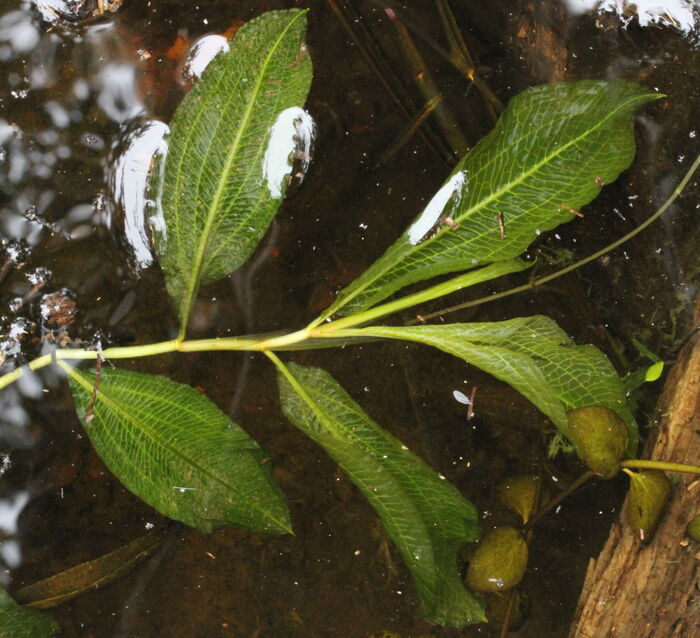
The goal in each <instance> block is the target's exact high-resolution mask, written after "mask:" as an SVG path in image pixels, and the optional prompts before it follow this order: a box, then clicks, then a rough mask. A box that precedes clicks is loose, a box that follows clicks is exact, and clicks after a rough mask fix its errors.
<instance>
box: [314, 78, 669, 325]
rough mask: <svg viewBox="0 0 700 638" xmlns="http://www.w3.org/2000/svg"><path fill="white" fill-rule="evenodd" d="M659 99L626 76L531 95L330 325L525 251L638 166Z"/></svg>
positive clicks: (346, 293)
mask: <svg viewBox="0 0 700 638" xmlns="http://www.w3.org/2000/svg"><path fill="white" fill-rule="evenodd" d="M659 97H661V96H660V95H659V94H657V93H650V91H649V90H648V89H645V88H643V87H641V86H639V85H637V84H635V83H633V82H629V81H626V80H617V81H615V82H610V83H608V82H596V81H588V80H584V81H581V82H575V83H562V84H550V85H544V86H539V87H535V88H531V89H528V90H526V91H523V92H522V93H520V94H519V95H517V96H516V97H514V98H513V99H512V100H511V101H510V103H509V104H508V107H507V108H506V109H505V111H504V112H503V114H502V115H501V117H500V119H499V120H498V122H497V124H496V126H495V128H494V129H493V130H492V131H491V132H490V133H489V134H488V135H487V136H486V137H484V138H483V139H482V140H481V141H480V142H479V143H478V144H477V145H476V146H475V147H474V149H472V150H471V151H470V152H469V153H467V155H466V156H465V157H464V158H463V159H462V160H461V161H460V162H459V164H458V165H457V166H456V167H455V169H454V171H453V173H452V174H451V176H450V177H449V179H448V180H447V181H446V182H445V184H444V185H443V186H442V187H441V189H440V190H439V191H438V193H437V194H436V195H435V197H434V198H433V200H432V201H431V202H430V203H429V204H428V206H426V208H425V210H424V212H423V213H422V214H421V215H420V216H419V217H418V219H417V220H416V222H414V223H413V224H412V225H411V226H410V227H409V229H408V231H407V232H405V233H404V234H403V235H401V237H399V239H398V240H397V241H396V242H395V243H394V244H393V245H392V246H391V247H390V248H389V249H388V250H387V252H386V253H385V254H384V255H383V256H382V257H381V258H380V259H379V260H378V261H376V262H375V263H374V264H373V265H372V266H371V267H370V268H369V269H368V270H367V271H366V272H365V273H363V274H362V275H361V276H360V277H359V278H358V279H356V280H355V281H354V282H352V283H351V284H350V285H349V286H348V287H347V288H346V289H345V290H343V291H342V292H341V293H340V295H339V296H338V299H337V300H336V302H335V303H334V304H333V305H332V306H331V307H330V308H329V310H328V311H327V312H326V313H324V316H323V317H322V319H323V318H325V317H328V316H331V315H333V314H336V313H339V314H342V315H349V314H353V313H356V312H360V311H362V310H364V309H366V308H368V307H371V306H373V305H374V304H376V303H377V302H379V301H381V300H382V299H384V298H386V297H387V296H389V295H390V294H392V293H394V292H395V291H397V290H399V289H400V288H403V287H404V286H407V285H408V284H411V283H414V282H417V281H422V280H424V279H428V278H430V277H435V276H436V275H441V274H444V273H448V272H456V271H459V270H466V269H469V268H473V267H474V266H476V265H479V264H484V263H489V262H494V261H499V260H501V259H507V258H511V257H514V256H516V255H518V254H519V253H520V252H522V251H523V250H524V249H525V248H526V247H527V246H528V245H529V244H530V242H532V240H533V239H534V238H535V237H536V236H537V235H538V234H539V233H540V232H543V231H545V230H549V229H551V228H554V227H555V226H558V225H559V224H561V223H563V222H566V221H569V220H570V219H571V218H572V216H573V213H572V212H571V210H570V209H574V210H577V209H579V208H580V207H582V206H584V205H585V204H587V203H588V202H590V201H591V200H592V199H593V198H594V197H595V196H596V195H597V194H598V193H599V191H600V184H602V183H610V182H613V181H614V180H616V179H617V177H618V175H619V174H620V172H621V171H623V170H625V169H626V168H627V167H628V166H629V165H630V163H631V162H632V159H633V157H634V151H635V144H634V131H633V126H632V125H633V121H634V111H635V109H637V108H638V107H639V106H640V105H642V104H644V103H646V102H650V101H652V100H656V99H658V98H659ZM446 216H449V217H450V218H451V219H452V220H453V221H454V222H455V223H457V224H459V228H456V229H455V228H454V227H453V226H454V224H450V225H447V224H445V225H443V226H442V227H441V228H439V230H438V231H437V232H435V233H434V234H432V236H431V231H430V230H429V229H430V227H431V226H433V224H435V223H436V222H438V219H439V218H443V219H444V217H446ZM499 217H500V219H501V220H502V221H503V230H505V236H503V234H502V229H501V225H500V223H499ZM438 225H439V224H438ZM451 226H452V227H451Z"/></svg>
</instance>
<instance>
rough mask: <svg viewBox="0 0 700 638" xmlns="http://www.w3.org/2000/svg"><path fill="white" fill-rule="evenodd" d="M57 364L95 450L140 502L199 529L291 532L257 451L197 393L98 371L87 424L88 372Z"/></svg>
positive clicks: (146, 377)
mask: <svg viewBox="0 0 700 638" xmlns="http://www.w3.org/2000/svg"><path fill="white" fill-rule="evenodd" d="M61 365H62V366H63V368H64V369H65V370H66V371H67V372H68V374H69V382H70V388H71V391H72V393H73V399H74V400H75V404H76V408H77V411H78V416H79V417H80V420H81V421H82V423H83V427H84V428H85V430H86V432H87V433H88V435H89V437H90V440H91V441H92V444H93V445H94V446H95V449H96V450H97V453H98V454H99V455H100V456H101V457H102V460H103V461H104V462H105V464H106V465H107V467H108V468H109V469H110V471H111V472H112V473H114V474H115V475H116V476H117V477H118V478H119V480H120V481H121V482H122V483H123V484H124V485H125V486H126V487H127V488H128V489H129V490H131V491H132V492H133V493H134V494H136V495H137V496H139V497H140V498H141V499H143V500H144V501H146V503H148V504H149V505H151V506H152V507H154V508H155V509H157V510H158V511H159V512H161V513H162V514H165V515H166V516H169V517H170V518H174V519H176V520H179V521H182V522H184V523H187V524H188V525H191V526H192V527H196V528H197V529H199V530H200V531H202V532H211V531H212V530H213V529H215V528H217V527H221V526H223V525H233V526H236V527H243V528H246V529H250V530H254V531H261V532H270V533H285V532H289V531H291V529H290V522H289V513H288V511H287V505H286V502H285V500H284V497H283V496H282V494H281V492H280V491H279V488H278V487H277V485H276V484H275V483H274V481H273V479H272V475H271V472H270V467H269V465H265V453H264V452H263V450H262V449H261V448H260V447H259V446H258V444H257V443H256V442H255V441H253V440H252V439H251V438H250V437H249V436H248V435H247V434H246V433H245V432H244V431H243V430H242V429H241V428H240V427H239V426H238V425H236V424H235V423H233V422H232V421H231V420H230V419H229V418H228V416H226V415H225V414H224V413H223V412H221V410H219V408H217V407H216V406H215V405H214V404H213V403H212V402H211V401H210V400H209V399H207V398H206V397H205V396H204V395H202V394H200V393H199V392H197V391H196V390H195V389H194V388H191V387H189V386H187V385H183V384H181V383H176V382H174V381H171V380H170V379H167V378H165V377H162V376H155V375H150V374H142V373H138V372H131V371H127V370H118V369H111V368H108V369H103V370H102V372H101V375H100V378H99V383H98V385H97V390H96V392H95V403H94V409H93V417H94V418H93V419H92V420H90V421H89V422H88V420H87V419H86V418H85V415H86V412H87V410H88V406H89V405H90V402H91V397H92V395H93V391H94V387H95V374H94V373H93V372H88V371H82V370H77V369H73V368H70V367H69V366H67V365H66V364H64V363H62V362H61Z"/></svg>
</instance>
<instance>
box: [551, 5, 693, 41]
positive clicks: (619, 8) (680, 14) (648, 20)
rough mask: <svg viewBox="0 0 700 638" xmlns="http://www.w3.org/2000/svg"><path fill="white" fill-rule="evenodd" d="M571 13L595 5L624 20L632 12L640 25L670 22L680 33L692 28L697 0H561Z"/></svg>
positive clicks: (578, 12) (626, 20)
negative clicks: (691, 0) (693, 0)
mask: <svg viewBox="0 0 700 638" xmlns="http://www.w3.org/2000/svg"><path fill="white" fill-rule="evenodd" d="M564 1H565V4H566V7H567V9H568V10H569V11H570V12H571V13H573V14H574V15H578V14H580V13H585V12H586V11H590V10H591V9H597V10H598V12H599V13H604V12H612V13H618V14H619V15H620V16H621V17H622V19H623V21H624V22H625V24H626V23H627V22H629V20H631V19H632V18H631V17H628V18H624V16H626V15H627V16H631V15H632V14H633V15H636V16H637V18H638V20H639V24H640V25H641V26H643V27H646V26H649V25H650V24H656V25H670V26H673V27H675V28H677V29H678V30H679V31H682V32H683V33H686V34H687V33H690V32H691V31H693V30H694V29H695V28H696V20H697V7H698V6H700V2H698V1H697V0H696V1H695V2H690V1H689V0H634V1H632V0H564Z"/></svg>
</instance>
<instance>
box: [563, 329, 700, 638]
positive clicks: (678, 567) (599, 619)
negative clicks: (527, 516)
mask: <svg viewBox="0 0 700 638" xmlns="http://www.w3.org/2000/svg"><path fill="white" fill-rule="evenodd" d="M699 323H700V322H696V326H697V325H698V324H699ZM696 329H697V328H696ZM657 414H658V415H659V419H660V423H659V427H658V430H657V433H656V436H653V435H652V436H651V437H650V440H649V441H647V445H646V446H645V454H644V455H643V456H642V458H651V459H654V460H664V461H674V462H677V463H688V464H692V465H700V334H698V333H697V332H696V333H695V335H694V337H693V338H692V339H691V340H690V341H689V342H688V343H687V344H686V346H685V347H684V348H683V350H682V351H681V354H680V355H679V357H678V360H677V361H676V363H675V365H674V367H673V369H672V370H671V373H670V375H669V378H668V380H667V382H666V384H665V387H664V391H663V393H662V395H661V398H660V399H659V406H658V412H657ZM672 477H676V478H677V479H678V483H677V485H676V486H675V489H674V492H673V496H672V500H671V502H670V503H669V506H668V509H667V511H666V515H665V517H664V519H663V521H662V523H661V524H660V526H659V528H658V529H657V531H656V533H655V534H654V536H653V537H652V539H651V540H650V541H649V542H648V543H642V542H641V541H640V540H639V538H637V536H636V535H635V534H634V533H633V531H632V529H631V528H630V526H629V525H627V524H626V520H627V519H626V516H627V508H628V502H629V497H628V498H627V500H626V501H625V504H624V506H623V509H622V512H621V514H620V520H618V521H617V522H616V523H615V524H614V525H613V527H612V529H611V531H610V535H609V537H608V540H607V541H606V543H605V546H604V547H603V550H602V551H601V553H600V555H599V556H598V558H597V559H592V560H591V561H590V562H589V564H588V569H587V572H586V579H585V582H584V585H583V590H582V592H581V595H580V598H579V602H578V606H577V609H576V614H575V616H574V622H573V624H572V627H571V630H570V633H569V638H613V637H614V638H698V637H699V636H700V543H696V542H694V541H692V540H689V539H688V538H687V537H686V534H685V528H686V525H687V523H688V521H689V520H690V519H691V518H692V517H693V516H695V515H696V514H698V513H700V477H698V476H696V475H692V474H672Z"/></svg>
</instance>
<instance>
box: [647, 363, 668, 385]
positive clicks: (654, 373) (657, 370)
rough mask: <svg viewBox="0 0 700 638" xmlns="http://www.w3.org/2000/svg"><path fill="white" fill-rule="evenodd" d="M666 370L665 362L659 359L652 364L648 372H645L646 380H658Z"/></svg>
mask: <svg viewBox="0 0 700 638" xmlns="http://www.w3.org/2000/svg"><path fill="white" fill-rule="evenodd" d="M663 371H664V362H663V361H657V362H656V363H654V364H652V365H650V366H649V367H648V368H647V369H646V372H645V373H644V380H645V381H646V382H648V383H650V382H653V381H658V380H659V378H660V377H661V375H662V374H663Z"/></svg>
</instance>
